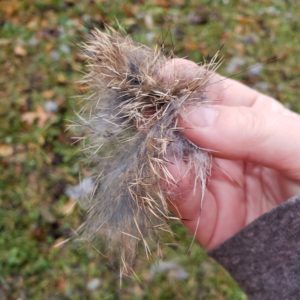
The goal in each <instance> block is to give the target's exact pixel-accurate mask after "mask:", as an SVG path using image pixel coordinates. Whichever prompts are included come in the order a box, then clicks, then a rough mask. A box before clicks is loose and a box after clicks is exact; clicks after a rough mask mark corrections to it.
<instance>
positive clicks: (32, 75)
mask: <svg viewBox="0 0 300 300" xmlns="http://www.w3.org/2000/svg"><path fill="white" fill-rule="evenodd" d="M299 14H300V5H299V2H298V1H296V0H294V1H292V0H290V1H280V0H273V1H271V0H269V1H267V0H263V1H251V2H249V1H242V0H241V1H233V0H223V1H221V0H219V1H218V0H215V1H208V0H206V1H196V0H194V1H184V0H173V1H164V0H156V1H87V0H85V1H84V0H83V1H75V0H68V1H58V0H45V1H44V0H43V1H42V0H35V1H34V0H26V1H16V0H11V1H8V0H7V1H5V0H4V1H2V2H1V5H0V64H1V73H0V99H1V100H0V101H1V106H0V166H1V172H0V232H1V235H0V298H1V299H118V298H122V299H231V300H240V299H245V296H244V294H243V292H242V291H241V290H240V289H239V287H238V286H237V285H236V284H235V282H234V281H233V280H232V279H231V278H230V276H229V275H228V274H227V273H226V272H225V271H224V270H223V269H222V268H221V267H219V266H218V265H217V264H216V263H214V262H213V261H212V260H211V259H209V258H208V257H207V255H206V254H205V253H204V252H203V251H202V250H201V249H200V247H199V246H198V245H194V246H193V248H192V251H191V253H190V254H189V255H188V254H187V249H188V247H189V244H190V242H191V237H190V236H189V235H188V234H187V233H186V231H185V230H184V229H183V228H182V227H181V226H180V225H179V224H173V225H172V226H173V227H174V231H175V233H176V235H175V242H176V245H175V246H172V247H171V246H169V247H165V258H164V259H165V260H168V261H173V262H176V263H178V264H179V265H181V266H183V267H184V269H185V270H186V272H187V273H188V277H187V278H186V279H184V280H174V279H172V277H171V275H170V273H169V274H168V273H161V274H157V275H155V276H152V275H151V272H150V269H151V265H152V264H153V261H146V260H145V258H144V257H143V256H142V255H141V256H140V257H139V259H138V263H137V266H136V272H137V275H138V277H139V279H140V281H139V280H137V279H135V278H126V279H125V280H124V283H123V287H122V289H120V288H119V279H118V270H117V269H116V267H115V266H114V265H112V264H110V263H108V262H107V261H106V260H105V259H104V258H103V257H102V256H101V255H99V253H97V252H96V251H95V250H94V249H93V248H91V247H90V246H86V245H83V244H79V243H78V242H71V243H68V244H66V245H65V246H64V247H54V245H56V244H57V243H59V242H61V241H62V240H64V239H66V238H68V237H70V236H71V235H72V233H73V230H74V229H76V228H77V226H79V224H80V223H81V222H82V220H83V219H84V213H83V212H82V211H80V209H79V208H78V207H77V206H75V207H73V200H72V199H69V198H68V196H67V195H66V193H65V190H66V188H67V187H68V186H69V185H76V184H78V182H79V175H80V174H83V176H84V175H86V174H88V171H87V170H85V169H84V167H83V166H82V164H81V160H80V154H79V153H78V148H77V146H75V145H73V144H72V139H71V133H70V132H68V131H66V127H67V125H68V120H70V119H72V118H74V109H76V105H77V103H76V100H75V97H74V96H75V95H78V94H81V93H82V88H83V87H82V86H80V85H79V84H78V83H76V82H77V80H78V79H80V78H81V77H82V72H83V71H84V63H83V62H82V60H81V58H80V55H79V47H78V43H79V42H82V41H83V40H84V36H85V34H86V33H87V32H88V31H89V30H90V29H91V28H93V27H94V26H97V27H100V28H101V27H103V24H104V23H107V24H110V25H112V26H116V25H117V22H119V24H121V25H122V26H123V27H124V28H125V29H126V31H127V32H128V33H129V34H131V35H132V36H133V38H134V39H136V40H138V41H141V42H143V43H146V44H149V45H154V44H156V43H158V44H159V43H163V44H164V45H165V47H166V49H167V50H173V51H174V52H175V54H176V55H178V56H181V57H183V56H184V57H188V58H190V59H192V60H195V61H198V62H199V61H202V60H203V59H207V60H209V59H210V57H211V56H212V55H214V54H215V53H216V51H218V50H220V49H221V54H222V56H223V59H224V63H223V65H222V67H221V69H220V72H221V73H223V74H225V75H227V76H232V77H235V78H238V79H240V80H242V81H243V82H245V83H246V84H249V85H251V86H253V87H256V88H258V89H261V90H262V91H263V92H265V93H268V94H270V95H272V96H274V97H276V98H277V99H278V100H280V101H282V102H283V103H285V104H286V105H288V106H290V107H291V108H292V109H293V110H295V111H298V112H299V111H300V103H299V101H298V99H299V88H300V86H299V74H300V69H299V54H300V40H299V39H300V38H299V34H298V32H299V31H300V22H299V17H298V16H299ZM236 58H238V59H239V64H237V63H236V62H235V59H236ZM257 63H259V65H260V69H259V72H256V73H255V74H253V72H251V71H249V70H251V67H252V66H253V65H254V64H257ZM49 103H50V104H51V105H54V106H55V109H54V111H53V112H49V109H48V111H47V109H46V107H47V105H49ZM70 212H71V213H70ZM93 279H99V280H100V281H98V286H97V285H96V287H95V286H94V287H93V288H91V282H92V280H93ZM94 282H96V281H94Z"/></svg>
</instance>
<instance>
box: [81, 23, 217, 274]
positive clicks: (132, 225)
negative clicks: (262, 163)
mask: <svg viewBox="0 0 300 300" xmlns="http://www.w3.org/2000/svg"><path fill="white" fill-rule="evenodd" d="M84 57H85V59H86V61H87V74H86V75H85V77H84V79H83V81H84V83H85V84H87V86H88V88H89V90H90V94H89V95H88V96H87V97H86V98H85V105H84V107H83V108H82V110H81V111H80V112H79V126H80V129H81V131H82V132H83V139H84V149H83V151H84V152H85V153H87V155H88V161H89V165H90V169H91V170H92V172H93V176H94V180H95V188H94V191H93V192H92V193H91V195H90V197H89V198H88V199H86V200H85V203H84V206H85V208H86V209H87V217H86V221H85V223H84V224H83V225H82V227H81V229H80V231H81V233H82V234H83V237H84V238H86V239H88V240H92V241H93V240H94V239H95V238H97V237H98V236H99V235H101V236H102V237H104V238H105V244H106V245H107V249H108V250H109V251H111V253H113V254H115V253H118V255H119V257H120V259H121V262H122V263H123V264H124V268H125V269H126V266H127V265H131V264H132V263H133V261H134V258H135V256H136V250H137V245H138V244H139V243H140V242H141V243H142V244H143V246H144V249H145V252H146V255H147V257H149V256H150V255H151V253H152V252H151V251H152V250H151V249H152V246H151V245H153V243H155V244H157V243H158V241H159V232H160V230H168V224H169V220H170V219H172V218H174V217H173V216H172V215H171V214H170V212H169V209H168V205H167V198H168V193H167V192H166V191H165V189H166V188H165V187H166V186H168V184H176V179H174V178H173V176H172V174H171V173H170V172H169V170H168V165H170V164H171V163H172V161H174V159H175V160H179V161H184V162H185V164H186V167H187V170H186V172H193V174H195V182H197V181H200V182H201V186H202V187H203V191H204V188H205V183H206V178H207V176H208V174H209V171H210V157H209V155H208V154H207V153H206V152H205V151H202V150H201V149H199V148H198V147H196V146H195V145H193V144H192V143H190V142H189V141H188V140H186V139H185V138H184V137H183V136H182V134H181V132H180V128H178V126H177V117H178V115H179V114H180V112H181V111H182V109H183V106H186V105H195V104H197V105H198V104H199V103H200V104H201V103H202V102H204V101H205V100H206V98H205V89H206V87H207V84H208V81H209V78H210V75H211V73H212V71H211V69H212V68H213V67H214V65H215V61H213V62H211V63H210V64H208V65H203V67H202V68H201V71H199V76H197V78H195V79H193V80H191V81H189V82H184V81H182V80H174V82H173V83H168V84H166V83H165V82H164V81H163V80H162V79H161V77H160V75H159V74H160V73H159V72H160V70H161V68H162V67H163V66H164V64H165V63H166V62H167V61H168V59H169V58H168V57H166V56H164V55H163V54H162V52H161V51H160V50H159V49H158V48H156V49H151V48H148V47H146V46H144V45H141V44H139V43H136V42H134V41H133V40H132V39H131V38H130V37H128V36H126V35H124V34H120V33H118V32H116V31H115V30H113V29H111V28H108V29H106V30H105V31H104V32H102V31H99V30H97V29H95V30H94V31H93V32H92V33H91V35H90V36H89V39H88V41H87V42H86V44H84ZM199 70H200V69H199ZM170 159H171V161H170ZM125 271H126V270H125Z"/></svg>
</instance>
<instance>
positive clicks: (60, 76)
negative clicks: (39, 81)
mask: <svg viewBox="0 0 300 300" xmlns="http://www.w3.org/2000/svg"><path fill="white" fill-rule="evenodd" d="M57 82H58V83H60V84H64V83H66V82H67V78H66V75H65V74H63V73H58V74H57Z"/></svg>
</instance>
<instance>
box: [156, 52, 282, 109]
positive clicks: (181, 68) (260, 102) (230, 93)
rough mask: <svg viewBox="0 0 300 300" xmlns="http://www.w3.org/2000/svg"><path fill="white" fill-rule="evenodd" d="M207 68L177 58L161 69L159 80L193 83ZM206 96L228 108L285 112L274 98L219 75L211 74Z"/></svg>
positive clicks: (168, 83) (170, 82) (164, 82)
mask: <svg viewBox="0 0 300 300" xmlns="http://www.w3.org/2000/svg"><path fill="white" fill-rule="evenodd" d="M204 71H205V68H204V67H202V66H199V65H197V64H196V63H194V62H192V61H189V60H186V59H182V58H175V59H172V60H169V61H168V62H166V64H165V65H164V66H163V67H162V68H161V70H160V73H159V78H160V80H161V82H162V83H163V84H166V85H170V84H172V83H174V82H175V81H186V82H188V81H191V80H193V79H195V78H197V77H199V75H201V74H203V72H204ZM209 74H210V75H209V76H210V79H209V81H208V84H207V87H206V90H205V96H206V98H207V100H208V101H210V102H213V103H216V104H222V105H228V106H248V107H255V108H260V107H263V108H264V109H268V110H269V109H270V110H284V107H283V106H282V105H281V104H280V103H279V102H278V101H276V100H274V99H273V98H271V97H269V96H266V95H262V94H260V93H259V92H257V91H256V90H254V89H251V88H249V87H248V86H246V85H244V84H242V83H240V82H238V81H236V80H233V79H230V78H226V77H223V76H221V75H219V74H217V73H212V72H211V73H209Z"/></svg>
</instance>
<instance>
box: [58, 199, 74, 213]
mask: <svg viewBox="0 0 300 300" xmlns="http://www.w3.org/2000/svg"><path fill="white" fill-rule="evenodd" d="M76 204H77V202H76V201H75V200H74V199H70V200H69V201H68V202H67V203H66V204H64V205H63V206H62V207H60V208H59V212H60V213H61V214H63V215H65V216H68V215H70V214H71V213H72V212H73V210H74V208H75V206H76Z"/></svg>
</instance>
